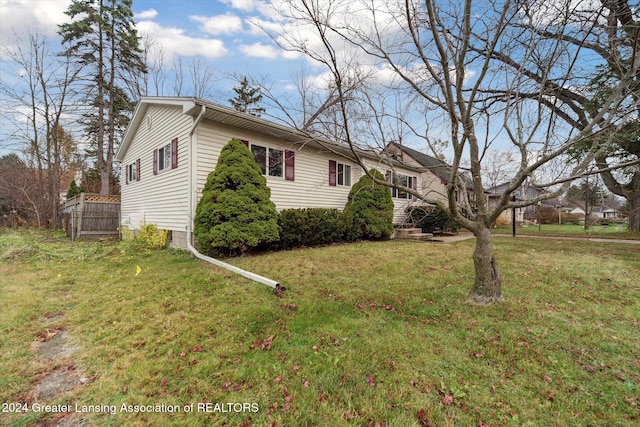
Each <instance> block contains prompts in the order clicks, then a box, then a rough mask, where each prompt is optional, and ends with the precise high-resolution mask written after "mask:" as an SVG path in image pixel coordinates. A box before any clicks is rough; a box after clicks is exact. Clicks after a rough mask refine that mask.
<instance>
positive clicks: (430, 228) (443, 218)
mask: <svg viewBox="0 0 640 427" xmlns="http://www.w3.org/2000/svg"><path fill="white" fill-rule="evenodd" d="M407 217H408V218H412V220H413V221H414V227H416V228H421V229H422V232H423V233H433V232H434V231H435V230H440V231H448V232H457V231H458V230H459V229H460V228H461V227H460V224H459V223H458V222H457V221H455V220H453V219H451V217H450V216H449V214H448V213H447V212H446V211H444V210H442V209H440V208H439V207H437V206H430V207H413V208H408V209H407Z"/></svg>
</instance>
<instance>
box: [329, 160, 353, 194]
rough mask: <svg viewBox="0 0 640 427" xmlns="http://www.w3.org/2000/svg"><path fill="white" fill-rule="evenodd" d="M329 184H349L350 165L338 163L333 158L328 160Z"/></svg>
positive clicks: (347, 185) (348, 185)
mask: <svg viewBox="0 0 640 427" xmlns="http://www.w3.org/2000/svg"><path fill="white" fill-rule="evenodd" d="M329 185H330V186H332V187H334V186H336V185H344V186H346V187H350V186H351V166H350V165H346V164H344V163H338V162H336V161H335V160H329Z"/></svg>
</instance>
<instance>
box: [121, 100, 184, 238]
mask: <svg viewBox="0 0 640 427" xmlns="http://www.w3.org/2000/svg"><path fill="white" fill-rule="evenodd" d="M147 117H150V120H151V128H150V129H149V128H148V126H147ZM140 123H141V124H140V126H139V127H138V129H137V130H136V132H135V134H134V137H133V140H132V143H131V145H130V146H129V149H128V150H127V152H126V153H125V155H124V158H123V161H122V168H121V179H120V182H121V183H122V185H121V192H122V204H121V206H122V207H121V218H122V223H123V224H126V225H129V226H130V227H132V228H135V229H137V228H139V226H140V224H141V223H142V222H145V223H152V224H156V225H157V226H158V227H159V228H161V229H166V230H176V231H184V230H185V226H186V223H187V218H188V216H187V214H188V211H187V209H188V208H187V201H188V199H187V179H188V167H187V156H188V151H187V150H188V145H187V144H188V133H189V130H190V127H191V124H192V118H191V117H189V116H186V115H184V114H182V108H181V107H173V106H161V105H149V107H148V108H147V110H146V112H145V117H144V118H143V120H142V121H141V122H140ZM173 138H178V167H177V168H175V169H167V170H163V171H160V172H158V174H157V175H154V174H153V151H154V150H155V149H158V148H160V147H163V146H165V145H167V144H169V143H170V142H171V140H172V139H173ZM137 159H140V172H141V174H140V180H139V181H134V182H129V183H128V184H126V183H125V182H126V179H125V174H126V167H127V165H128V164H130V163H132V162H134V161H136V160H137Z"/></svg>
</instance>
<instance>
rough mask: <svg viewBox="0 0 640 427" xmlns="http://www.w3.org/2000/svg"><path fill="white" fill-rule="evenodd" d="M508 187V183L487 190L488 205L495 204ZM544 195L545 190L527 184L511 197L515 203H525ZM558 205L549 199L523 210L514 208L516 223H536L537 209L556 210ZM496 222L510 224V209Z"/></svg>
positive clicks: (555, 201)
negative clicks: (550, 208)
mask: <svg viewBox="0 0 640 427" xmlns="http://www.w3.org/2000/svg"><path fill="white" fill-rule="evenodd" d="M508 185H509V183H503V184H500V185H496V186H495V187H492V188H491V189H489V191H487V196H488V199H489V205H492V204H495V203H497V200H498V199H499V198H500V197H502V195H503V194H504V192H505V191H506V189H507V186H508ZM546 193H548V192H547V191H546V190H545V189H543V188H540V187H536V186H535V185H530V184H529V185H521V186H520V187H518V188H517V189H516V191H514V192H513V193H511V196H515V198H516V201H526V200H533V199H535V198H537V197H540V196H542V195H544V194H546ZM559 205H560V203H558V202H557V200H556V199H551V200H543V201H541V202H540V204H535V205H530V206H526V207H524V208H516V223H522V222H536V221H537V220H538V218H537V212H538V208H539V207H553V208H558V207H559ZM496 222H498V223H500V222H502V223H511V209H507V210H505V211H503V212H502V213H501V214H500V217H498V219H497V220H496Z"/></svg>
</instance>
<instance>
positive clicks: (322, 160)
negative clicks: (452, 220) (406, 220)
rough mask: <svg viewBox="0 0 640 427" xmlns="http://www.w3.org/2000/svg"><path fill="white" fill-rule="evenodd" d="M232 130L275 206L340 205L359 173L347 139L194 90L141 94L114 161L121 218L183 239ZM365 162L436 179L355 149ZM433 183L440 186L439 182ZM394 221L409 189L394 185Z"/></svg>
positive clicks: (412, 179)
mask: <svg viewBox="0 0 640 427" xmlns="http://www.w3.org/2000/svg"><path fill="white" fill-rule="evenodd" d="M232 138H237V139H240V140H242V141H244V142H245V143H246V144H247V146H248V147H249V149H250V150H251V151H252V153H253V154H254V157H255V159H256V161H257V162H258V164H259V165H260V166H261V168H262V170H263V173H264V175H265V176H266V179H267V185H268V186H269V188H270V189H271V200H272V201H273V202H274V203H275V205H276V208H277V209H278V210H282V209H288V208H310V207H322V208H337V209H342V208H343V207H344V205H345V204H346V201H347V196H348V194H349V191H350V190H351V186H352V185H353V184H355V183H356V182H357V181H358V179H360V177H361V176H362V174H363V171H362V170H361V168H360V167H359V166H358V164H357V163H356V162H355V161H353V160H352V159H353V154H352V153H351V150H350V148H349V147H347V146H345V145H342V144H337V143H334V142H331V141H327V140H322V139H320V140H318V139H315V138H314V139H311V138H309V137H308V136H307V135H305V134H304V133H302V132H299V131H297V130H295V129H292V128H289V127H286V126H283V125H280V124H277V123H273V122H271V121H268V120H265V119H262V118H259V117H255V116H252V115H250V114H246V113H241V112H238V111H236V110H234V109H232V108H229V107H224V106H221V105H217V104H212V103H209V102H206V101H202V100H199V99H194V98H175V97H170V98H169V97H144V98H142V99H141V100H140V102H139V103H138V105H137V106H136V109H135V112H134V115H133V118H132V120H131V123H130V125H129V128H128V129H127V131H126V133H125V136H124V139H123V141H122V143H121V144H120V149H119V150H118V152H117V154H116V161H118V162H120V164H121V177H120V182H121V193H122V197H121V224H122V225H125V226H128V227H130V228H134V229H135V228H138V227H139V226H140V224H141V223H153V224H156V225H157V226H158V228H160V229H165V230H169V231H170V232H171V233H170V235H171V239H172V245H173V246H177V247H186V242H187V240H186V239H187V236H188V232H189V231H190V230H191V229H192V222H193V217H194V216H195V209H196V206H197V203H198V200H199V199H200V196H201V194H202V189H203V187H204V185H205V183H206V179H207V176H208V174H209V173H210V172H211V171H212V170H213V169H214V168H215V166H216V163H217V161H218V155H219V153H220V151H221V150H222V147H223V146H224V145H225V144H227V143H228V142H229V141H230V140H231V139H232ZM360 154H361V156H363V158H364V159H365V162H366V164H367V167H369V168H371V167H375V168H377V169H379V170H380V171H381V172H382V173H383V174H385V173H386V175H387V176H388V177H390V176H391V175H392V173H393V174H395V179H397V180H398V181H399V182H401V183H404V184H405V185H406V186H407V187H409V188H412V189H417V190H418V191H423V192H427V191H430V190H429V189H428V188H427V186H425V184H428V183H430V182H431V181H434V179H433V177H432V175H433V173H431V172H429V171H428V170H426V169H425V168H423V167H419V165H416V166H415V167H412V166H399V165H394V166H393V172H391V171H390V170H389V169H391V168H390V167H389V166H388V165H385V164H382V163H381V162H380V160H379V158H378V156H377V155H375V153H367V152H365V151H362V152H360ZM436 191H438V192H441V193H442V194H443V197H444V192H443V191H442V189H441V188H437V189H436ZM392 195H393V201H394V205H395V217H394V221H395V222H402V220H403V216H404V212H405V208H406V206H408V205H410V204H411V203H412V198H411V196H410V195H408V194H406V193H403V192H401V191H393V192H392Z"/></svg>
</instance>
